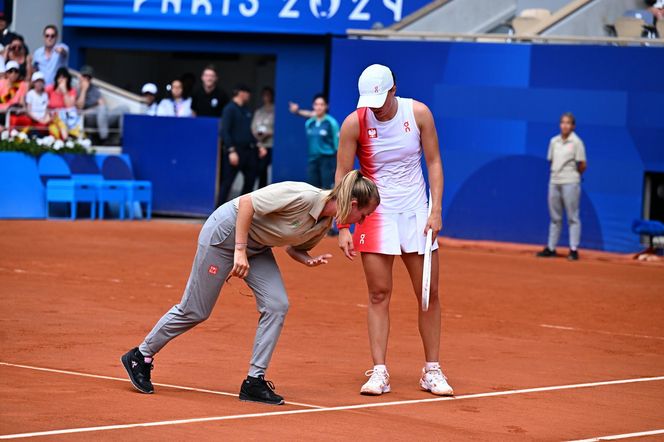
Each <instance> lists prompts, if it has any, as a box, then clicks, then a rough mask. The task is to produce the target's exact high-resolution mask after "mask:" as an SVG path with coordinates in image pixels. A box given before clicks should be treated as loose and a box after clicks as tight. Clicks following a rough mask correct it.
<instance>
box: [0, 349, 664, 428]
mask: <svg viewBox="0 0 664 442" xmlns="http://www.w3.org/2000/svg"><path fill="white" fill-rule="evenodd" d="M0 364H3V365H7V363H2V362H0ZM74 373H75V372H74ZM75 374H76V373H75ZM104 378H106V377H104ZM656 381H664V376H652V377H644V378H631V379H616V380H612V381H598V382H586V383H579V384H566V385H553V386H548V387H534V388H522V389H517V390H505V391H493V392H487V393H471V394H465V395H460V396H454V397H450V396H445V397H435V398H428V399H411V400H402V401H392V402H372V403H365V404H356V405H340V406H336V407H322V408H305V409H299V410H285V411H271V412H270V411H268V412H264V413H245V414H231V415H224V416H209V417H199V418H189V419H176V420H166V421H153V422H139V423H131V424H116V425H104V426H97V427H79V428H64V429H56V430H46V431H36V432H30V433H15V434H3V435H0V439H18V438H28V437H39V436H55V435H59V434H73V433H88V432H96V431H110V430H123V429H128V428H137V427H159V426H167V425H182V424H190V423H202V422H218V421H227V420H239V419H250V418H256V417H271V416H288V415H296V414H309V413H322V412H332V411H346V410H358V409H360V410H361V409H367V408H381V407H390V406H401V405H413V404H421V403H434V402H444V401H459V400H464V399H479V398H485V397H497V396H513V395H518V394H528V393H540V392H548V391H562V390H572V389H578V388H592V387H602V386H609V385H622V384H632V383H640V382H656Z"/></svg>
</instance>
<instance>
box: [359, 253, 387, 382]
mask: <svg viewBox="0 0 664 442" xmlns="http://www.w3.org/2000/svg"><path fill="white" fill-rule="evenodd" d="M362 264H363V267H364V274H365V276H366V280H367V288H368V289H369V301H368V307H367V324H368V328H369V346H370V347H371V357H372V358H373V362H374V368H373V370H369V371H367V375H369V376H370V378H369V381H367V383H366V384H364V385H363V386H362V389H361V390H360V392H361V393H363V394H371V395H379V394H383V393H387V392H389V391H390V383H389V374H388V373H387V368H386V367H385V358H386V354H387V340H388V338H389V334H390V297H391V295H392V265H393V264H394V256H392V255H379V254H376V253H362Z"/></svg>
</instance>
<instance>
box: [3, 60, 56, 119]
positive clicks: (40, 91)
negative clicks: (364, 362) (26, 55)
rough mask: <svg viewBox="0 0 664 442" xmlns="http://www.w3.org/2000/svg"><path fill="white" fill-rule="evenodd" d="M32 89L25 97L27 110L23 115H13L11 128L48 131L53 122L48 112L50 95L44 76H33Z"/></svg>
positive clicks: (37, 73)
mask: <svg viewBox="0 0 664 442" xmlns="http://www.w3.org/2000/svg"><path fill="white" fill-rule="evenodd" d="M31 80H32V81H31V83H32V89H30V90H29V91H28V93H27V94H26V96H25V110H26V113H25V114H23V115H12V119H11V126H12V127H16V128H36V129H46V128H47V127H48V124H49V123H50V122H51V114H50V113H49V111H48V94H47V93H46V90H45V85H44V74H43V73H42V72H35V73H33V74H32V79H31Z"/></svg>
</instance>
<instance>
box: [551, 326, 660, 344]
mask: <svg viewBox="0 0 664 442" xmlns="http://www.w3.org/2000/svg"><path fill="white" fill-rule="evenodd" d="M539 326H540V327H542V328H549V329H552V330H565V331H574V332H578V333H596V334H600V335H607V336H622V337H625V338H641V339H657V340H660V341H664V337H662V336H650V335H638V334H633V333H614V332H610V331H606V330H588V329H585V328H577V327H568V326H564V325H552V324H540V325H539Z"/></svg>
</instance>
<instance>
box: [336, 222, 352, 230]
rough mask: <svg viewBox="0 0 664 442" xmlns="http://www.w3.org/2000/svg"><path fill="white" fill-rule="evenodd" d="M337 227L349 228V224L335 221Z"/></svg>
mask: <svg viewBox="0 0 664 442" xmlns="http://www.w3.org/2000/svg"><path fill="white" fill-rule="evenodd" d="M337 229H350V224H339V223H337Z"/></svg>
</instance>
